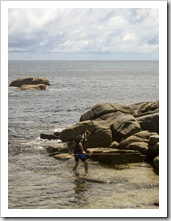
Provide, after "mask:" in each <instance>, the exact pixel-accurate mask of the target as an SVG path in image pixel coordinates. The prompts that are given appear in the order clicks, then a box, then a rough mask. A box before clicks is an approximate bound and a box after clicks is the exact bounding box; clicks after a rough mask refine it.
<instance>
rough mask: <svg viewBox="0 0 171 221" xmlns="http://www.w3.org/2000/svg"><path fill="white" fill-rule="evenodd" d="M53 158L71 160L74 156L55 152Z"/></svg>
mask: <svg viewBox="0 0 171 221" xmlns="http://www.w3.org/2000/svg"><path fill="white" fill-rule="evenodd" d="M53 157H54V158H56V159H58V160H71V159H74V156H73V155H71V154H68V153H60V154H56V155H55V156H53Z"/></svg>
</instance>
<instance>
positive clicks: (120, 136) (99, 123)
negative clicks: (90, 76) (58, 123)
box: [58, 101, 159, 165]
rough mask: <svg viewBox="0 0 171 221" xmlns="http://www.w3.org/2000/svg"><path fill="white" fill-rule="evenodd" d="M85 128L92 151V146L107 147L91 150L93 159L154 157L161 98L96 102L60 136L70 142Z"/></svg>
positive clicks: (127, 160) (119, 160) (110, 160)
mask: <svg viewBox="0 0 171 221" xmlns="http://www.w3.org/2000/svg"><path fill="white" fill-rule="evenodd" d="M85 130H89V131H90V133H91V136H90V137H89V139H88V141H87V142H85V144H84V148H89V149H88V150H89V152H90V149H92V148H96V151H97V149H98V148H99V147H100V148H102V147H104V148H105V150H103V151H101V152H100V153H99V152H98V154H97V153H96V156H95V155H94V153H93V154H92V153H91V157H92V159H94V160H98V161H100V162H102V163H108V164H114V163H116V164H119V163H131V162H140V161H143V160H144V156H148V157H150V158H151V159H152V161H153V159H154V158H155V157H157V156H158V155H159V134H158V133H159V102H158V101H156V102H141V103H137V104H132V105H130V106H126V105H121V104H115V103H105V104H98V105H95V106H94V107H92V108H91V110H88V111H87V112H86V113H84V114H83V115H82V116H81V118H80V122H79V123H77V124H75V125H72V126H71V127H68V128H66V129H64V130H63V131H62V132H61V133H60V134H58V137H59V139H60V140H62V142H70V141H72V140H74V139H75V138H76V137H77V135H79V134H82V133H84V132H85ZM109 147H110V148H111V149H110V151H107V148H109ZM92 150H93V149H92ZM101 150H102V149H101ZM155 162H156V161H155ZM155 165H157V164H156V163H155Z"/></svg>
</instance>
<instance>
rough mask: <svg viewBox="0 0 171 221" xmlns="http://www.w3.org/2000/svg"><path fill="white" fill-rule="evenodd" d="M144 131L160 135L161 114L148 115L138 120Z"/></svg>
mask: <svg viewBox="0 0 171 221" xmlns="http://www.w3.org/2000/svg"><path fill="white" fill-rule="evenodd" d="M136 120H137V121H138V123H139V124H140V126H141V129H142V130H149V131H151V132H157V133H159V113H154V114H148V115H145V116H141V117H138V118H136Z"/></svg>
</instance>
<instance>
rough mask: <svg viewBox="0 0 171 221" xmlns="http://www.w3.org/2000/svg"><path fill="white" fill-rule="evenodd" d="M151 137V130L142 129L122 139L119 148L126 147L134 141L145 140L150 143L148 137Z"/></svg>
mask: <svg viewBox="0 0 171 221" xmlns="http://www.w3.org/2000/svg"><path fill="white" fill-rule="evenodd" d="M149 137H150V132H149V131H140V132H138V133H136V134H134V135H132V136H130V137H128V138H126V139H125V140H123V141H121V142H120V143H119V145H118V148H119V149H126V148H127V147H128V146H129V145H130V144H131V143H133V142H145V143H148V139H149Z"/></svg>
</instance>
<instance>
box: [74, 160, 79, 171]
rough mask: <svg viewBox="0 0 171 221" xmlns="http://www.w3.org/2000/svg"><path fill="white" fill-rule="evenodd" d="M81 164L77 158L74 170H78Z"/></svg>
mask: <svg viewBox="0 0 171 221" xmlns="http://www.w3.org/2000/svg"><path fill="white" fill-rule="evenodd" d="M78 165H79V159H75V166H74V167H73V170H76V169H77V167H78Z"/></svg>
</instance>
